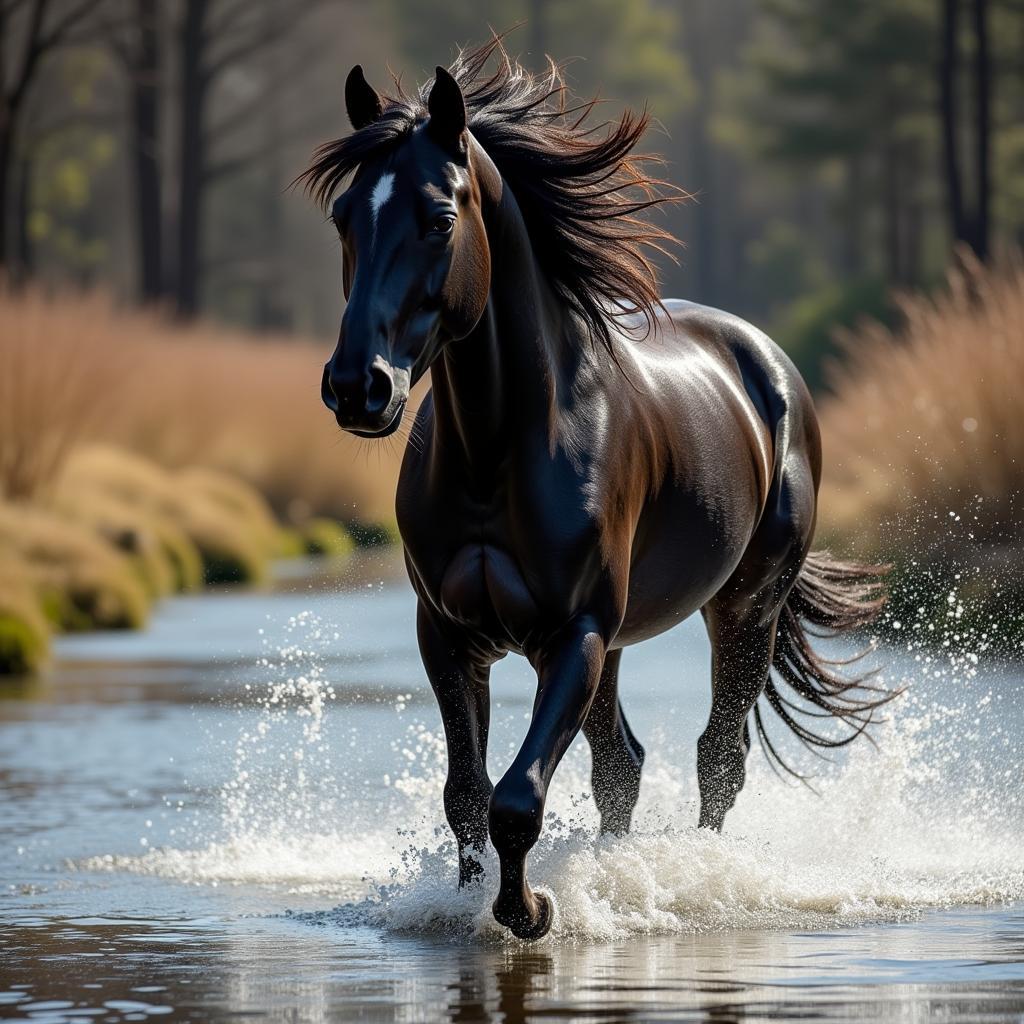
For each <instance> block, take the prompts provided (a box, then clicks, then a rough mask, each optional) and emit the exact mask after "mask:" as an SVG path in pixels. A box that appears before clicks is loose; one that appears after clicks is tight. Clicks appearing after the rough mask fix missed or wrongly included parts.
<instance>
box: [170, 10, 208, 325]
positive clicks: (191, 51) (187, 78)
mask: <svg viewBox="0 0 1024 1024" xmlns="http://www.w3.org/2000/svg"><path fill="white" fill-rule="evenodd" d="M207 7H208V4H207V0H186V4H185V18H184V21H183V23H182V27H181V39H180V66H181V85H180V88H181V107H180V110H179V115H180V123H179V133H178V139H179V153H178V160H179V182H178V188H179V193H178V266H177V281H176V288H175V298H176V306H177V312H178V315H179V316H181V317H185V318H190V317H193V316H195V315H196V313H197V312H198V311H199V275H200V261H201V258H202V233H201V229H202V209H201V207H202V199H203V178H204V174H205V168H206V154H205V153H204V150H203V147H204V137H203V108H204V106H205V103H204V100H205V94H206V87H207V80H206V74H205V70H204V67H203V50H204V47H205V43H206V14H207Z"/></svg>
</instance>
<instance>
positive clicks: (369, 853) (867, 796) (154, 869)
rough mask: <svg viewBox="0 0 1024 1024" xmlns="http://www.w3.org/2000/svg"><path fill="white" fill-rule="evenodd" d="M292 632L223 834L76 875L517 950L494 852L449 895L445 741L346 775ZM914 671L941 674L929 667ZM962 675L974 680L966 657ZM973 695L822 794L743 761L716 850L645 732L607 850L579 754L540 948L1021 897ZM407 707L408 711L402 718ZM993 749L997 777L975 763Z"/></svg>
mask: <svg viewBox="0 0 1024 1024" xmlns="http://www.w3.org/2000/svg"><path fill="white" fill-rule="evenodd" d="M295 629H296V630H297V631H305V632H306V633H307V634H309V635H311V636H313V638H314V639H313V640H308V639H307V640H305V641H303V643H301V644H296V645H295V646H294V647H291V648H286V649H285V651H284V652H282V654H281V655H280V656H279V658H277V659H276V660H274V659H268V661H267V668H268V671H269V672H270V673H271V675H272V676H274V677H276V678H279V679H281V681H280V682H277V683H273V684H271V685H270V686H269V688H268V689H267V691H266V695H265V697H264V699H263V700H262V704H263V707H262V711H261V713H260V716H259V717H258V720H257V724H256V726H255V728H253V727H252V726H249V727H247V728H245V729H243V730H242V732H241V734H240V737H239V740H238V743H237V745H236V750H235V772H234V775H233V777H232V778H231V780H230V781H229V782H228V783H227V784H226V785H225V787H224V789H223V791H222V793H221V805H222V809H221V816H220V818H221V820H220V826H219V834H218V835H216V836H215V837H213V838H210V839H208V840H207V841H205V842H203V841H202V840H201V835H199V836H197V835H195V834H192V836H191V837H192V838H193V840H194V839H196V838H200V842H199V843H198V844H195V845H190V846H186V847H185V848H178V847H170V846H169V847H165V848H160V849H149V850H147V851H146V852H145V853H144V854H142V855H141V856H115V855H106V856H103V857H97V858H92V859H90V860H88V861H86V862H84V864H83V865H81V866H82V867H84V868H86V869H90V870H129V871H135V872H141V873H145V874H150V875H158V876H162V877H167V878H171V879H176V880H178V881H183V882H189V883H196V884H211V883H218V884H220V883H235V884H254V885H260V886H267V887H273V888H277V889H285V890H287V891H289V892H302V893H306V894H320V895H322V896H323V898H324V899H325V900H328V901H332V902H337V900H339V899H344V900H347V901H348V902H347V903H346V904H345V905H344V906H342V907H337V908H335V909H333V910H329V911H327V910H325V911H323V912H320V913H319V914H316V915H313V916H314V917H315V918H316V919H317V920H318V921H321V922H335V923H337V924H338V925H339V926H344V925H346V924H348V923H351V922H353V921H357V922H359V923H362V924H370V925H373V926H376V927H379V928H382V929H386V930H394V931H402V932H407V931H414V932H443V933H457V934H462V935H476V936H490V937H495V938H496V939H500V941H511V940H509V939H508V937H507V933H505V932H504V931H503V930H502V929H499V928H498V926H497V925H495V923H494V922H493V920H492V918H491V915H490V904H491V901H492V900H493V898H494V893H495V890H496V887H497V886H496V882H497V870H496V868H497V865H496V861H495V858H494V856H493V853H492V854H490V855H489V856H488V858H487V861H486V863H485V875H484V877H483V879H482V880H481V881H480V882H479V883H478V884H475V885H473V886H470V887H468V888H466V889H464V890H457V889H456V886H455V880H456V878H457V863H456V854H455V848H454V843H453V842H452V840H451V838H450V834H449V833H448V832H447V829H446V827H445V825H444V822H443V817H442V810H441V804H442V801H441V789H442V782H443V771H444V765H445V755H444V744H443V740H442V738H441V736H440V734H439V733H435V732H433V731H431V730H429V729H427V728H426V727H424V726H422V725H419V724H415V723H414V724H412V725H410V726H409V727H408V729H407V730H406V732H405V735H404V738H403V739H402V740H400V741H396V742H395V743H393V744H392V748H393V756H389V757H388V758H386V760H387V761H388V762H389V763H393V764H401V765H404V767H403V768H402V769H401V770H400V771H399V772H398V773H397V775H396V776H395V777H390V776H385V777H384V778H382V779H380V780H378V781H377V782H373V781H372V780H369V781H368V780H367V779H366V778H365V777H363V776H360V775H358V769H356V772H357V774H355V775H353V776H352V777H348V776H347V775H346V774H345V773H344V772H341V773H340V775H339V774H338V762H339V761H341V760H343V758H342V757H340V756H339V752H338V751H332V750H331V743H330V742H329V741H328V739H327V738H326V737H325V731H324V729H323V715H324V709H325V707H326V706H327V704H328V703H329V701H330V699H331V694H332V692H333V690H332V688H331V686H330V684H329V683H327V682H326V681H325V680H324V679H323V677H322V673H321V672H320V671H319V670H318V668H317V664H316V661H317V658H316V639H315V638H316V635H317V634H318V631H322V627H321V626H320V625H319V624H318V623H316V622H315V621H314V620H311V619H306V620H303V619H302V617H299V618H298V619H297V620H295ZM921 671H922V673H928V674H930V675H931V676H934V675H935V674H936V671H937V670H936V668H935V664H934V662H931V661H928V660H926V661H924V662H923V667H922V670H921ZM956 671H957V672H960V669H959V668H958V669H956ZM966 671H967V675H966V676H964V677H963V678H965V679H971V678H973V675H972V673H974V671H975V670H974V668H973V662H972V663H971V666H970V667H969V668H968V669H967V670H966ZM967 694H968V691H967V690H965V696H964V700H963V701H962V704H961V706H957V707H944V706H942V705H940V704H938V703H934V702H930V701H928V700H925V699H924V698H923V697H922V698H917V697H915V696H913V695H911V696H909V697H907V698H904V699H903V701H902V702H901V703H900V704H899V705H898V706H896V709H895V717H894V720H893V721H892V722H890V723H889V724H887V725H886V726H884V727H883V728H882V729H881V730H880V731H879V732H878V733H877V740H878V749H877V750H876V749H874V748H872V747H871V746H870V745H868V744H867V743H866V742H863V741H860V742H858V744H856V745H855V746H854V747H853V748H851V753H850V756H849V757H848V758H847V759H846V760H845V761H844V762H843V763H842V764H839V765H836V766H833V767H832V768H831V769H830V770H829V771H828V772H827V773H826V774H825V775H824V776H823V777H821V778H819V779H818V780H817V782H816V785H817V788H818V790H819V793H818V794H815V793H812V792H810V791H808V790H807V789H806V788H804V787H801V786H796V785H792V784H787V783H784V782H782V781H780V780H779V779H777V778H776V777H775V776H774V775H772V774H771V772H770V771H769V770H768V768H767V767H766V766H765V765H764V763H763V761H762V759H761V758H760V756H759V754H758V753H757V752H756V751H755V752H754V754H752V756H751V759H750V768H749V774H748V782H747V785H746V788H745V789H744V791H743V793H742V794H741V796H740V799H739V801H738V803H737V806H736V808H735V809H734V810H733V812H732V813H731V814H730V816H729V818H728V820H727V823H726V828H727V832H726V834H725V835H715V834H709V833H706V832H701V831H698V830H697V829H695V828H694V827H693V823H694V822H695V821H696V814H697V787H696V781H695V778H694V772H693V768H692V752H690V755H691V756H689V757H686V759H685V767H680V766H679V765H678V764H677V763H675V762H674V761H673V760H671V759H670V758H671V757H672V754H671V753H667V752H670V751H671V744H670V743H669V742H667V741H666V738H665V737H661V738H660V739H659V738H658V737H653V738H651V741H650V742H649V743H648V750H649V757H648V762H647V765H646V766H645V769H644V778H643V785H642V790H641V801H640V804H639V806H638V809H637V814H636V818H635V821H636V827H635V829H634V832H633V833H632V834H631V835H629V836H626V837H624V838H610V837H603V838H599V837H598V836H597V835H596V834H595V833H596V829H595V825H596V820H597V819H596V813H595V811H594V808H593V804H592V802H591V801H590V799H589V796H588V795H587V793H588V791H589V783H588V774H589V759H588V757H587V756H586V754H585V753H583V751H582V749H579V748H577V749H574V751H573V752H571V754H570V756H569V757H568V758H567V759H566V762H565V764H564V765H563V766H562V768H561V769H560V770H559V773H558V776H557V777H556V782H555V785H554V787H553V789H552V793H551V799H550V803H549V814H548V819H547V821H546V825H545V831H544V835H543V836H542V838H541V841H540V843H539V844H538V845H537V847H536V848H535V849H534V851H533V852H532V854H531V857H530V879H531V882H532V884H533V885H534V886H535V887H538V888H542V889H544V890H546V891H548V892H550V893H551V894H552V896H553V899H554V902H555V905H556V917H555V922H554V927H553V929H552V934H551V937H550V939H548V940H546V941H559V940H562V939H579V938H586V939H609V938H614V937H621V936H626V935H637V934H674V933H685V932H700V931H709V930H721V929H741V928H775V929H795V928H823V927H831V926H843V925H849V924H854V923H859V922H867V921H885V920H901V919H905V918H909V917H913V916H916V915H918V914H920V913H921V912H923V911H925V910H928V909H931V908H948V907H956V906H962V905H968V904H984V903H992V902H1000V901H1010V900H1018V899H1024V863H1022V858H1021V853H1020V851H1021V849H1022V845H1024V843H1022V839H1024V812H1022V804H1021V797H1020V794H1019V786H1017V785H1016V781H1015V776H1014V774H1013V771H1012V770H1010V769H1007V768H1006V767H1005V766H1006V765H1007V764H1011V765H1012V764H1015V763H1016V764H1018V766H1019V762H1018V761H1016V759H1015V756H1014V755H1013V743H1015V742H1016V739H1015V738H1014V737H1012V736H1004V735H1001V733H1000V729H1001V726H1000V720H1001V716H1000V714H998V713H996V711H997V708H998V705H999V704H1000V701H999V699H998V698H999V696H1000V695H999V694H996V695H995V699H993V696H992V695H991V694H988V693H980V692H973V695H970V696H968V695H967ZM404 707H405V702H404V698H402V699H401V700H400V701H399V703H398V704H396V713H397V712H398V711H400V709H401V708H404ZM289 730H291V731H289ZM275 737H276V738H277V739H278V740H280V741H283V743H278V744H277V745H275V743H274V739H275ZM995 748H999V749H1002V750H1003V751H1004V754H1003V755H1002V761H998V760H997V761H995V762H993V761H992V760H991V759H986V757H985V756H983V754H984V752H985V751H986V750H988V751H991V750H992V749H995ZM1006 751H1009V752H1010V753H1009V755H1008V756H1007V755H1006ZM332 779H333V780H334V781H333V782H331V781H329V780H332ZM1016 780H1019V771H1018V773H1017V776H1016ZM330 786H334V787H335V788H334V790H333V791H330V790H329V787H330ZM325 787H326V788H325ZM186 831H187V830H186Z"/></svg>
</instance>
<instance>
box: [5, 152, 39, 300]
mask: <svg viewBox="0 0 1024 1024" xmlns="http://www.w3.org/2000/svg"><path fill="white" fill-rule="evenodd" d="M15 167H16V170H15V182H14V193H15V208H14V249H13V256H14V259H13V261H12V264H13V266H12V271H11V278H12V280H13V282H14V283H15V284H17V285H22V284H24V283H25V282H26V281H28V280H29V278H31V276H32V273H33V271H34V269H35V266H34V263H35V261H34V260H33V258H32V239H31V236H30V234H29V218H30V217H31V216H32V208H31V206H32V158H31V156H30V155H29V154H28V153H27V152H25V151H24V148H23V149H22V153H21V156H20V158H19V159H18V160H17V161H15Z"/></svg>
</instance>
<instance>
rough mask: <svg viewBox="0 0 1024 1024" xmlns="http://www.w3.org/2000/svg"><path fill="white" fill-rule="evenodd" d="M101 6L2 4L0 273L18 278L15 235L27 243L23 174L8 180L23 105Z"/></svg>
mask: <svg viewBox="0 0 1024 1024" xmlns="http://www.w3.org/2000/svg"><path fill="white" fill-rule="evenodd" d="M99 3H100V0H78V2H70V0H69V2H68V3H65V4H62V5H57V6H55V5H54V4H52V3H51V2H50V0H0V273H5V272H6V273H8V274H12V273H13V275H14V276H16V275H17V273H18V266H17V264H16V263H14V258H15V254H14V251H13V250H14V249H15V244H14V231H18V232H19V236H18V237H20V238H24V237H26V236H25V227H24V221H25V217H26V209H25V202H26V198H27V185H26V184H25V183H26V182H27V168H23V169H22V174H21V179H22V181H21V182H20V183H17V184H16V183H15V180H14V175H12V170H13V169H14V166H15V163H16V162H17V160H18V153H17V142H18V132H19V129H20V120H21V117H22V115H23V112H24V108H25V103H26V100H27V99H28V96H29V93H30V90H31V89H32V86H33V84H34V82H35V81H36V78H37V76H38V75H39V72H40V69H41V68H42V66H43V64H44V63H45V61H46V59H47V58H48V57H49V56H50V55H51V54H52V53H53V52H54V51H55V50H57V49H58V48H60V47H61V46H64V45H65V44H67V43H68V42H69V41H70V40H72V39H73V38H74V33H75V32H76V31H77V30H78V29H80V28H81V26H82V24H83V23H84V22H85V21H86V20H87V18H88V17H89V16H90V15H91V14H93V13H94V12H95V11H96V9H97V8H98V6H99ZM12 211H18V217H17V223H15V224H11V223H10V213H11V212H12ZM17 248H21V246H17Z"/></svg>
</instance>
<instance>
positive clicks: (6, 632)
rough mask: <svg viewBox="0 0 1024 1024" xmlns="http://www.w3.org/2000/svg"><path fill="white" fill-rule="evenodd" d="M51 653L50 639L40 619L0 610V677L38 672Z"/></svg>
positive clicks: (9, 610)
mask: <svg viewBox="0 0 1024 1024" xmlns="http://www.w3.org/2000/svg"><path fill="white" fill-rule="evenodd" d="M49 653H50V636H49V632H48V631H47V629H46V625H45V623H44V622H43V621H42V618H41V616H39V617H36V616H31V615H19V614H18V613H17V612H16V611H14V610H13V609H0V675H4V676H23V675H30V674H31V673H33V672H38V671H39V669H40V668H42V666H43V665H44V664H45V663H46V660H47V658H48V657H49Z"/></svg>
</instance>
